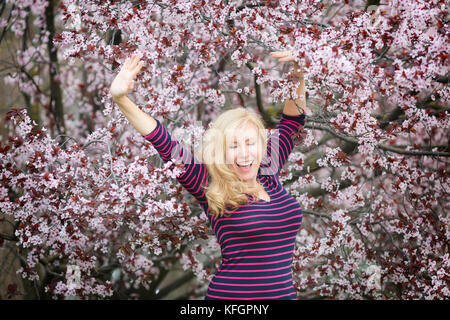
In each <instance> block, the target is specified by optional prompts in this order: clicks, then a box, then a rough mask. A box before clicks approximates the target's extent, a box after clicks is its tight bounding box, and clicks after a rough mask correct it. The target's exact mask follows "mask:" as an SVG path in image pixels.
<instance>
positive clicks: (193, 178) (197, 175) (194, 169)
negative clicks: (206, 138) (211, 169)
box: [143, 119, 208, 205]
mask: <svg viewBox="0 0 450 320" xmlns="http://www.w3.org/2000/svg"><path fill="white" fill-rule="evenodd" d="M155 120H156V123H157V124H156V128H155V129H154V130H153V131H152V132H150V133H149V134H148V135H146V136H143V137H144V138H145V139H146V140H147V141H149V142H150V143H152V145H153V146H154V147H155V149H156V150H157V151H158V153H159V155H160V156H161V159H162V160H163V161H164V162H168V161H170V160H173V161H175V163H182V164H183V168H184V171H183V172H182V173H181V174H180V175H179V176H178V177H177V180H178V181H179V182H180V183H181V185H182V186H183V187H185V188H186V190H187V191H189V193H190V194H192V195H193V196H194V197H195V198H196V199H197V200H198V201H199V202H200V204H201V205H205V204H207V200H206V196H205V192H206V191H205V189H204V188H203V187H204V186H206V185H207V183H208V174H207V169H206V165H205V164H203V163H201V162H200V161H199V160H198V159H197V158H195V156H193V155H192V154H191V152H190V151H189V150H188V149H187V148H186V147H185V146H183V145H182V144H181V143H180V142H179V141H177V140H175V139H173V138H172V136H171V135H170V134H169V132H168V131H167V130H166V128H165V127H164V126H163V125H162V124H161V123H160V122H159V120H158V119H155Z"/></svg>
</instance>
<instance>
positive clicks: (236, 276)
mask: <svg viewBox="0 0 450 320" xmlns="http://www.w3.org/2000/svg"><path fill="white" fill-rule="evenodd" d="M155 120H156V122H157V125H156V128H155V129H154V130H153V131H152V132H151V133H150V134H148V135H146V136H144V138H145V139H146V140H148V141H150V142H151V143H152V145H153V146H154V147H155V149H156V150H157V151H158V153H159V155H160V156H161V158H162V159H163V161H164V162H167V161H169V160H174V161H176V162H178V163H180V162H181V163H183V168H184V171H183V172H182V173H181V174H180V175H179V176H178V177H177V180H178V181H179V182H180V183H181V184H182V185H183V186H184V187H185V188H186V190H188V191H189V193H190V194H192V195H193V196H194V197H195V198H196V199H197V200H198V202H199V204H200V206H201V207H202V208H203V210H204V211H205V212H206V214H207V216H208V219H209V223H210V226H211V229H212V230H213V231H214V233H215V235H216V237H217V240H218V243H219V244H220V248H221V253H222V263H221V265H220V267H219V269H218V270H217V272H216V274H215V275H214V277H213V278H212V280H211V282H210V284H209V287H208V290H207V293H206V297H205V299H236V300H249V299H296V294H295V291H294V287H293V282H292V254H293V251H294V246H295V238H296V234H297V232H298V230H299V228H300V225H301V223H302V209H301V207H300V205H299V203H298V202H297V201H296V200H295V199H294V198H293V197H292V196H291V195H290V194H288V193H287V192H286V190H285V189H284V187H283V186H282V185H281V183H280V180H279V173H280V171H281V169H282V167H283V165H284V164H285V162H286V161H287V159H288V157H289V154H290V153H291V152H292V150H293V148H294V141H293V135H294V134H295V133H297V132H298V131H299V130H301V129H302V127H303V126H304V123H305V115H299V116H289V115H286V114H284V113H282V115H281V120H280V122H279V124H278V125H277V128H276V130H274V132H273V133H272V134H271V135H270V136H269V138H268V141H267V152H266V155H265V157H264V158H263V160H262V162H261V166H260V168H259V170H258V175H257V179H258V180H259V181H260V182H261V184H262V185H263V187H264V189H265V191H266V192H267V193H268V195H269V196H270V201H268V202H267V201H265V200H261V199H253V198H251V197H250V201H249V203H248V204H245V205H241V206H240V207H239V208H238V209H237V210H234V211H233V212H232V213H231V214H230V215H229V216H228V217H225V216H224V217H220V218H216V217H215V216H214V215H212V214H211V212H210V210H209V208H208V202H207V199H206V195H205V189H204V186H206V185H207V183H208V173H207V169H206V165H205V164H203V163H201V162H200V161H199V160H198V159H196V158H195V157H194V156H193V155H192V154H191V153H190V151H189V150H188V149H187V148H185V147H184V146H183V145H182V144H181V143H179V142H178V141H176V140H174V139H173V138H172V137H171V135H170V134H169V133H168V132H167V130H166V129H165V127H164V126H163V125H162V124H161V123H160V122H159V121H158V120H157V119H155Z"/></svg>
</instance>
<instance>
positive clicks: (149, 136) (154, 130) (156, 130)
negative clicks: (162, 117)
mask: <svg viewBox="0 0 450 320" xmlns="http://www.w3.org/2000/svg"><path fill="white" fill-rule="evenodd" d="M160 130H161V127H160V126H159V127H158V128H155V129H153V131H152V132H150V133H149V134H148V135H146V136H145V137H144V138H145V139H147V140H150V139H153V137H154V136H155V135H156V134H157V133H158V132H159V131H160Z"/></svg>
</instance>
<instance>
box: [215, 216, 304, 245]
mask: <svg viewBox="0 0 450 320" xmlns="http://www.w3.org/2000/svg"><path fill="white" fill-rule="evenodd" d="M301 224H302V223H301V222H299V223H291V224H287V225H284V226H277V227H262V228H254V229H247V230H241V231H227V232H224V233H222V235H221V236H220V238H219V244H220V245H222V243H221V240H222V237H223V236H224V235H226V234H229V233H243V232H253V231H259V230H267V229H281V228H288V227H291V226H299V225H301ZM292 231H294V230H292ZM292 231H291V232H292ZM264 236H265V235H264Z"/></svg>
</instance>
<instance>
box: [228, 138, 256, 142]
mask: <svg viewBox="0 0 450 320" xmlns="http://www.w3.org/2000/svg"><path fill="white" fill-rule="evenodd" d="M254 139H255V138H246V139H245V141H248V140H254ZM232 143H236V139H234V140H233V141H232Z"/></svg>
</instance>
